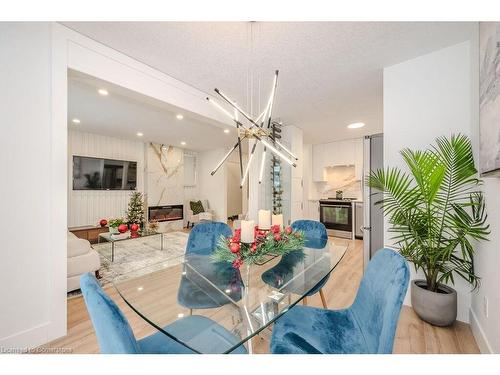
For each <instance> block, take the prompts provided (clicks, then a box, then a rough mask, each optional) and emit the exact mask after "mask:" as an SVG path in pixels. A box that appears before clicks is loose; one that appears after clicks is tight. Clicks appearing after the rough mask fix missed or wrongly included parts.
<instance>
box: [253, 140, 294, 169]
mask: <svg viewBox="0 0 500 375" xmlns="http://www.w3.org/2000/svg"><path fill="white" fill-rule="evenodd" d="M260 141H261V142H262V144H264V146H267V148H268V149H270V150H271V152H272V153H273V154H275V155H277V156H279V157H280V158H281V159H283V160H284V161H286V162H287V163H288V164H290V165H291V166H292V167H296V166H297V164H296V163H295V162H294V161H293V160H291V159H290V158H288V157H287V156H286V155H284V154H283V153H282V152H280V151H279V150H278V149H276V148H275V147H274V146H273V145H271V144H270V143H269V142H267V141H265V140H263V139H260Z"/></svg>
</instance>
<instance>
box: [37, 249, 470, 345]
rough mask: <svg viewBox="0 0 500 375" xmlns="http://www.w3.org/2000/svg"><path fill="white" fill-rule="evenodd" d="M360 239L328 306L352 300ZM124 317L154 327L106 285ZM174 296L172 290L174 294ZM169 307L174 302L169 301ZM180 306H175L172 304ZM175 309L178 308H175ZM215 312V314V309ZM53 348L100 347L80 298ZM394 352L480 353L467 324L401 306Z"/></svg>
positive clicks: (335, 277) (138, 328) (337, 275)
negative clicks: (427, 318)
mask: <svg viewBox="0 0 500 375" xmlns="http://www.w3.org/2000/svg"><path fill="white" fill-rule="evenodd" d="M362 246H363V243H362V241H351V243H350V246H349V250H348V251H347V253H346V255H345V257H344V259H343V260H342V262H341V264H340V265H339V266H338V267H337V268H336V270H335V271H334V272H333V274H332V276H331V277H330V280H329V281H328V283H327V284H326V286H325V288H324V289H323V290H324V293H325V297H326V300H327V303H328V308H330V309H340V308H345V307H348V306H349V305H350V304H351V303H352V302H353V300H354V297H355V294H356V291H357V288H358V286H359V283H360V281H361V277H362V268H363V259H362ZM105 290H106V292H107V293H108V294H109V295H110V296H111V298H112V299H113V300H114V301H116V302H117V304H118V306H119V307H120V308H121V309H122V311H123V313H124V314H125V316H126V317H127V319H128V321H129V323H130V325H131V326H132V329H133V331H134V334H135V335H136V337H137V338H142V337H144V336H147V335H150V334H152V333H154V332H155V329H154V328H153V327H152V326H150V325H149V324H148V323H146V322H145V321H144V320H143V319H142V318H141V317H139V316H138V315H137V314H136V313H135V312H134V311H132V310H131V309H130V308H129V307H128V306H127V305H126V304H125V302H124V301H123V300H122V299H121V297H120V296H119V295H118V293H117V292H116V290H115V289H114V287H112V286H110V287H107V288H105ZM173 295H175V293H173ZM307 302H308V305H309V306H317V307H321V306H322V304H321V299H320V296H319V294H317V295H315V296H312V297H308V301H307ZM169 304H170V305H169V307H166V308H172V307H171V306H172V305H175V301H170V302H169ZM175 308H176V309H179V307H178V306H176V307H175ZM176 311H177V310H176ZM214 314H217V312H216V311H214ZM269 338H270V331H269V330H265V331H264V332H263V333H262V334H261V335H260V336H259V338H258V339H254V341H253V342H254V352H255V353H268V348H269ZM45 346H46V347H52V348H56V347H57V348H69V349H71V351H72V352H73V353H98V352H99V347H98V344H97V340H96V337H95V334H94V330H93V327H92V323H91V321H90V319H89V316H88V313H87V309H86V307H85V303H84V301H83V298H82V297H76V298H72V299H69V300H68V334H67V336H65V337H62V338H60V339H57V340H55V341H53V342H51V343H49V344H47V345H45ZM394 353H408V354H413V353H415V354H416V353H460V354H461V353H479V349H478V346H477V344H476V342H475V340H474V337H473V335H472V332H471V330H470V327H469V325H468V324H465V323H462V322H456V323H455V324H454V325H453V326H451V327H446V328H440V327H434V326H432V325H430V324H427V323H424V322H423V321H421V320H420V319H419V318H418V317H417V316H416V314H415V313H414V311H413V309H412V308H411V307H408V306H404V307H403V310H402V311H401V316H400V319H399V323H398V328H397V332H396V338H395V342H394Z"/></svg>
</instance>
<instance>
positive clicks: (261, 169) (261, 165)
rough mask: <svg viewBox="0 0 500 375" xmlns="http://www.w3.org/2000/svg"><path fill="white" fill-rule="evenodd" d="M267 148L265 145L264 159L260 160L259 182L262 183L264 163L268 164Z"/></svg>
mask: <svg viewBox="0 0 500 375" xmlns="http://www.w3.org/2000/svg"><path fill="white" fill-rule="evenodd" d="M266 149H267V147H266V146H264V151H263V152H262V160H261V161H260V172H259V184H260V183H262V176H263V175H264V165H265V164H266Z"/></svg>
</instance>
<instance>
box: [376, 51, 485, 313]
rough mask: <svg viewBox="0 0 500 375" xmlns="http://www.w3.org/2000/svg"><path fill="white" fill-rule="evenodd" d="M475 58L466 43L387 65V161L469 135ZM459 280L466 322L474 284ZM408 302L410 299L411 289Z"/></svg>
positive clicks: (460, 307) (386, 237)
mask: <svg viewBox="0 0 500 375" xmlns="http://www.w3.org/2000/svg"><path fill="white" fill-rule="evenodd" d="M476 60H477V56H472V54H471V43H470V42H464V43H461V44H457V45H454V46H451V47H448V48H445V49H442V50H439V51H436V52H433V53H430V54H428V55H425V56H420V57H418V58H416V59H413V60H409V61H406V62H403V63H401V64H397V65H394V66H391V67H388V68H386V69H384V164H385V166H391V167H394V166H397V167H403V165H404V163H403V161H402V158H401V156H400V154H399V150H400V149H402V148H403V147H410V148H412V149H423V148H426V147H428V146H429V145H430V144H432V143H433V142H434V139H435V138H436V137H439V136H443V135H444V136H449V135H451V134H452V133H458V132H460V133H463V134H465V135H469V136H470V135H471V127H472V124H471V119H472V114H473V112H474V108H473V106H474V105H477V104H473V95H472V90H471V88H472V79H473V70H474V69H477V62H476ZM386 228H387V223H386ZM390 237H391V235H390V234H389V233H388V232H387V231H385V234H384V243H385V244H391V240H390ZM411 268H412V278H415V273H414V272H413V271H414V270H413V266H412V267H411ZM418 276H419V277H420V276H421V275H418ZM456 281H457V282H456V284H455V289H456V290H457V292H458V319H459V320H462V321H465V322H468V321H469V308H470V304H471V294H470V287H469V285H468V284H467V283H466V282H465V281H462V280H461V279H458V278H457V279H456ZM405 303H406V304H410V298H409V293H408V294H407V298H406V299H405Z"/></svg>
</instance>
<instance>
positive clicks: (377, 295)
mask: <svg viewBox="0 0 500 375" xmlns="http://www.w3.org/2000/svg"><path fill="white" fill-rule="evenodd" d="M409 277H410V272H409V268H408V263H407V262H406V260H405V259H404V258H403V257H402V256H401V255H400V254H399V253H397V252H395V251H393V250H389V249H382V250H379V251H377V253H376V255H375V256H374V257H373V259H372V260H371V261H370V263H369V264H368V267H367V268H366V271H365V275H364V276H363V280H362V281H361V285H360V287H359V290H358V293H357V295H356V299H355V300H354V303H353V304H352V306H351V307H349V308H347V309H343V310H324V309H317V308H313V307H307V306H294V307H292V308H291V309H290V311H288V312H287V313H286V314H284V315H283V316H282V317H281V318H280V319H279V320H278V321H277V322H276V324H275V326H274V328H273V335H272V339H271V352H272V353H275V354H316V353H317V354H319V353H326V354H337V353H338V354H354V353H358V354H360V353H371V354H376V353H392V347H393V344H394V335H395V333H396V327H397V323H398V319H399V314H400V312H401V305H402V303H403V299H404V297H405V294H406V291H407V289H408V281H409Z"/></svg>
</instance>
